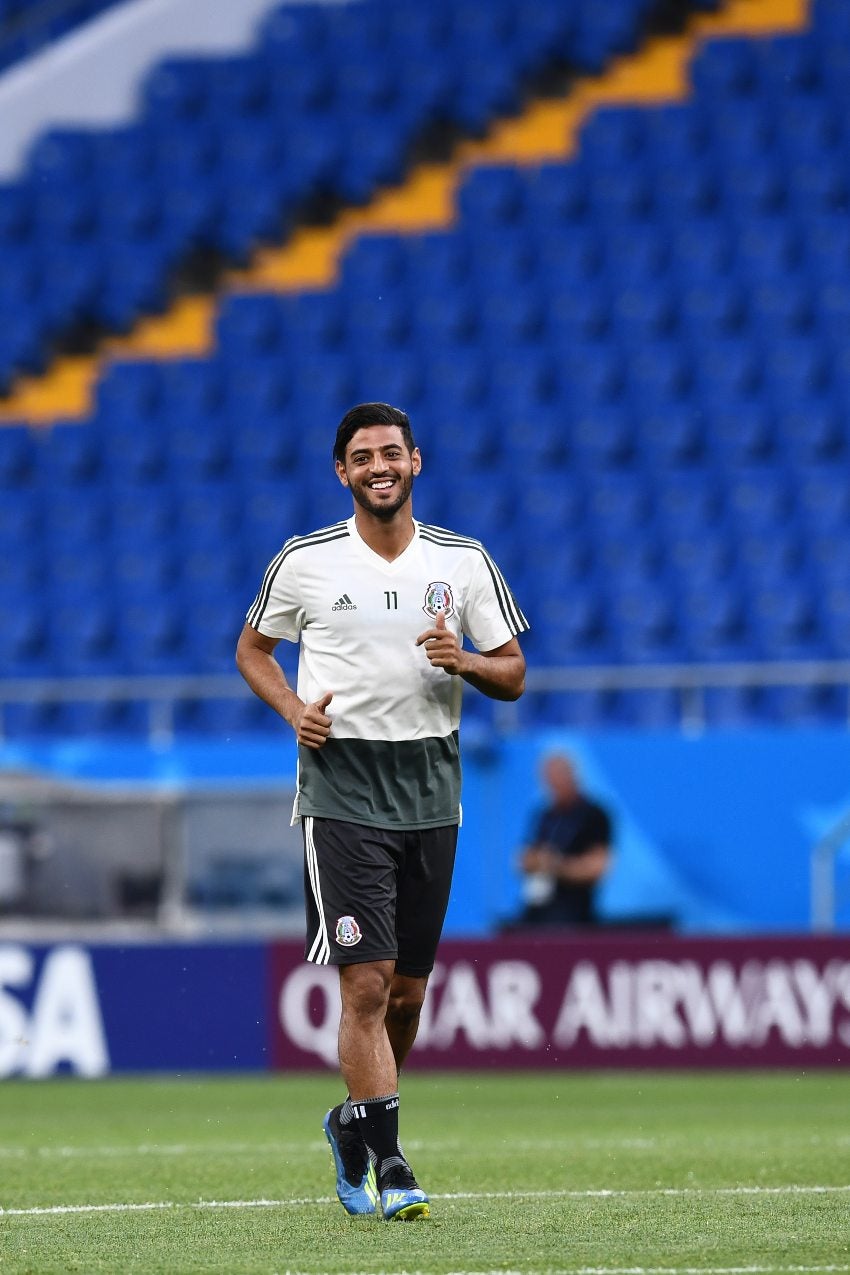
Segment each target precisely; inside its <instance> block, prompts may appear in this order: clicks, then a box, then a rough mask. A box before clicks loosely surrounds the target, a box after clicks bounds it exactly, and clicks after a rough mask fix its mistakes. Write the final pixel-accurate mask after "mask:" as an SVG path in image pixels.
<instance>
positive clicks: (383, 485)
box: [372, 478, 393, 491]
mask: <svg viewBox="0 0 850 1275" xmlns="http://www.w3.org/2000/svg"><path fill="white" fill-rule="evenodd" d="M392 485H393V484H392V479H391V478H387V479H383V480H382V481H381V482H379V483H372V490H373V491H386V489H387V488H388V487H392Z"/></svg>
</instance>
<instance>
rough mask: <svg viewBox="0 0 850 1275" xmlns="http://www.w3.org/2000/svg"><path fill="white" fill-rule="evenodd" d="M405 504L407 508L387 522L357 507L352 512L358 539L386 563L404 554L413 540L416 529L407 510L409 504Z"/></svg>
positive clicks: (408, 509)
mask: <svg viewBox="0 0 850 1275" xmlns="http://www.w3.org/2000/svg"><path fill="white" fill-rule="evenodd" d="M407 503H408V507H407V508H405V509H403V510H401V509H400V510H399V512H398V513H397V514H396V516H395V517H394V518H392V519H391V520H390V521H389V522H383V521H382V519H380V518H375V517H373V515H372V514H370V513H368V512H367V510H365V509H362V508H361V507H360V506H359V505H358V506H357V507H356V509H355V510H354V524H355V526H356V527H357V533H358V535H359V536H360V539H361V540H362V541H363V542H364V544H367V545H368V546H369V548H370V549H371V550H372V552H373V553H376V554H378V556H379V557H381V558H385V559H386V561H387V562H393V561H394V560H395V559H396V558H397V557H398V556H399V554H402V553H404V551H405V549H406V548H407V546H408V545H409V544H410V542H411V540H412V539H413V535H414V532H415V530H416V528H415V527H414V525H413V515H412V513H411V512H410V508H409V504H410V502H409V501H408V502H407Z"/></svg>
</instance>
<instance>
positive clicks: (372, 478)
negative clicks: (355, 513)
mask: <svg viewBox="0 0 850 1275" xmlns="http://www.w3.org/2000/svg"><path fill="white" fill-rule="evenodd" d="M421 467H422V458H421V457H420V455H419V448H418V447H416V448H414V450H413V452H409V451H408V450H407V447H406V446H405V442H404V436H403V435H402V432H401V430H400V429H399V427H398V426H397V425H366V426H364V427H363V428H362V429H358V430H357V432H356V433H355V434H353V435H352V437H351V439H350V441H349V443H348V446H347V447H346V449H345V463H344V464H341V463H340V462H339V461H337V462H336V472H337V477H338V478H339V481H340V482H341V483H342V485H343V487H348V488H350V489H351V494H352V496H353V497H354V499H355V500H356V502H357V504H358V505H360V507H361V508H362V509H365V510H366V511H367V512H368V513H370V514H374V516H375V517H376V518H380V519H381V520H382V521H384V522H389V521H390V519H391V518H393V517H394V515H395V514H397V513H398V511H399V509H401V508H402V506H403V505H404V504H405V503H406V502H407V501H408V500H409V499H410V493H411V491H412V490H413V479H414V478H415V477H416V475H417V474H418V473H419V470H420V469H421Z"/></svg>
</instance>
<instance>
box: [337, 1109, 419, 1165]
mask: <svg viewBox="0 0 850 1275" xmlns="http://www.w3.org/2000/svg"><path fill="white" fill-rule="evenodd" d="M340 1120H341V1122H342V1124H343V1125H344V1126H348V1127H349V1128H351V1126H352V1124H353V1125H354V1127H355V1128H356V1129H357V1131H358V1132H359V1133H360V1134H361V1135H362V1137H363V1141H364V1142H365V1143H366V1146H367V1147H368V1149H369V1155H370V1156H371V1158H372V1162H373V1164H374V1165H375V1172H376V1174H377V1176H378V1181H379V1182H380V1180H381V1177H382V1176H383V1174H385V1173H386V1172H387V1171H388V1170H389V1169H392V1168H393V1167H394V1166H395V1165H399V1164H406V1163H407V1161H406V1160H405V1158H404V1155H403V1154H402V1150H401V1147H400V1146H399V1145H398V1094H397V1093H392V1094H386V1095H385V1096H384V1097H383V1098H367V1099H366V1100H365V1101H364V1102H352V1100H351V1099H350V1098H348V1099H346V1101H345V1102H344V1103H343V1107H342V1111H341V1112H340Z"/></svg>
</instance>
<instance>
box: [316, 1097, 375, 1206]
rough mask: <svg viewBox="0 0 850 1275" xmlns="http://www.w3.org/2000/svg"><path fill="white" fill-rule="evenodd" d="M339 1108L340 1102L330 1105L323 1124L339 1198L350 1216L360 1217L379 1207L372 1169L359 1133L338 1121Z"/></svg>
mask: <svg viewBox="0 0 850 1275" xmlns="http://www.w3.org/2000/svg"><path fill="white" fill-rule="evenodd" d="M341 1110H342V1104H340V1105H339V1106H338V1107H332V1108H331V1110H330V1111H329V1112H328V1114H327V1115H326V1116H325V1118H324V1120H323V1121H322V1128H323V1129H324V1131H325V1137H326V1138H327V1140H328V1142H329V1143H330V1146H331V1151H332V1152H333V1158H334V1166H335V1168H336V1193H337V1195H338V1196H339V1202H340V1204H341V1205H342V1207H343V1208H344V1209H345V1211H346V1213H350V1214H351V1216H352V1217H363V1216H366V1215H368V1214H371V1213H376V1212H377V1209H378V1187H377V1184H376V1182H375V1169H374V1166H373V1164H372V1161H371V1160H370V1159H369V1153H368V1151H367V1150H366V1143H365V1142H364V1141H363V1139H362V1138H361V1136H360V1134H359V1133H355V1131H354V1130H353V1129H346V1128H344V1127H343V1126H342V1125H341V1124H340V1122H339V1113H340V1111H341Z"/></svg>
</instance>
